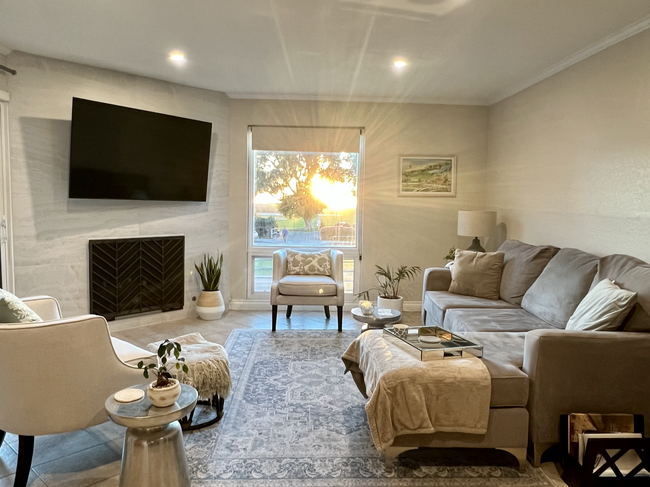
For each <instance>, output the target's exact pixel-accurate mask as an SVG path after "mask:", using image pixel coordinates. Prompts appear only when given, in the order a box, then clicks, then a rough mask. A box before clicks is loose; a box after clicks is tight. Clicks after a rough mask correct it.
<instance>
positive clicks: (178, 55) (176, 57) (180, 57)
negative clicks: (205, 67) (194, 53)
mask: <svg viewBox="0 0 650 487" xmlns="http://www.w3.org/2000/svg"><path fill="white" fill-rule="evenodd" d="M169 60H170V61H174V62H176V63H182V62H183V61H185V54H183V53H182V52H178V51H175V52H172V53H170V54H169Z"/></svg>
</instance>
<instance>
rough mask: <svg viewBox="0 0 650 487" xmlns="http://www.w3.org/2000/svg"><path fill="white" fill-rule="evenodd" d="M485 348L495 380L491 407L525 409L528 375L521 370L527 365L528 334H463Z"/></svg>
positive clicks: (493, 380) (485, 357)
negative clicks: (525, 362) (519, 407)
mask: <svg viewBox="0 0 650 487" xmlns="http://www.w3.org/2000/svg"><path fill="white" fill-rule="evenodd" d="M461 335H462V336H464V337H465V338H467V339H468V340H470V341H472V342H474V343H478V344H479V345H483V359H482V360H483V363H484V364H485V366H486V367H487V369H488V371H489V372H490V377H491V381H492V397H491V398H490V406H491V407H517V406H526V403H527V402H528V382H529V381H528V376H527V375H526V374H525V373H524V372H522V371H521V367H522V365H523V363H524V339H525V336H526V334H525V333H461Z"/></svg>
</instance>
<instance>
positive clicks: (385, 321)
mask: <svg viewBox="0 0 650 487" xmlns="http://www.w3.org/2000/svg"><path fill="white" fill-rule="evenodd" d="M388 311H390V314H388V313H387V312H388ZM381 313H382V314H381V315H380V314H378V309H375V310H374V311H373V313H372V314H371V315H364V314H363V313H362V312H361V308H352V317H353V318H354V319H355V320H357V321H359V322H361V323H365V325H363V326H362V327H361V333H364V332H366V331H368V330H381V329H382V328H384V326H386V325H392V324H393V323H397V322H398V321H399V320H401V319H402V313H400V312H399V311H397V310H396V309H388V308H386V309H384V308H381Z"/></svg>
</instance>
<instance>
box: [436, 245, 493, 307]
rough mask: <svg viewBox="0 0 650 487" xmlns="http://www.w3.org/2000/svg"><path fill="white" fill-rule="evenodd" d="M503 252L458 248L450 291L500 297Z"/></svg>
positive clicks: (477, 295)
mask: <svg viewBox="0 0 650 487" xmlns="http://www.w3.org/2000/svg"><path fill="white" fill-rule="evenodd" d="M502 267H503V252H473V251H471V250H456V253H455V258H454V265H452V266H451V269H450V270H451V284H450V286H449V292H450V293H454V294H464V295H466V296H476V297H477V298H485V299H499V281H500V280H501V269H502Z"/></svg>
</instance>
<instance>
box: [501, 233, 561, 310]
mask: <svg viewBox="0 0 650 487" xmlns="http://www.w3.org/2000/svg"><path fill="white" fill-rule="evenodd" d="M559 250H560V249H559V248H557V247H553V246H552V245H529V244H526V243H523V242H520V241H519V240H506V241H505V242H503V244H501V247H499V252H503V254H504V258H503V272H502V274H501V287H500V289H499V297H500V298H501V299H503V300H504V301H507V302H508V303H510V304H516V305H517V306H519V305H521V300H522V299H523V298H524V294H526V291H528V289H529V288H530V286H532V284H533V283H534V282H535V280H536V279H537V278H538V277H539V275H540V274H541V273H542V271H543V270H544V268H545V267H546V265H547V264H548V263H549V262H550V260H551V259H552V258H553V257H554V256H555V254H557V253H558V251H559Z"/></svg>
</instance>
